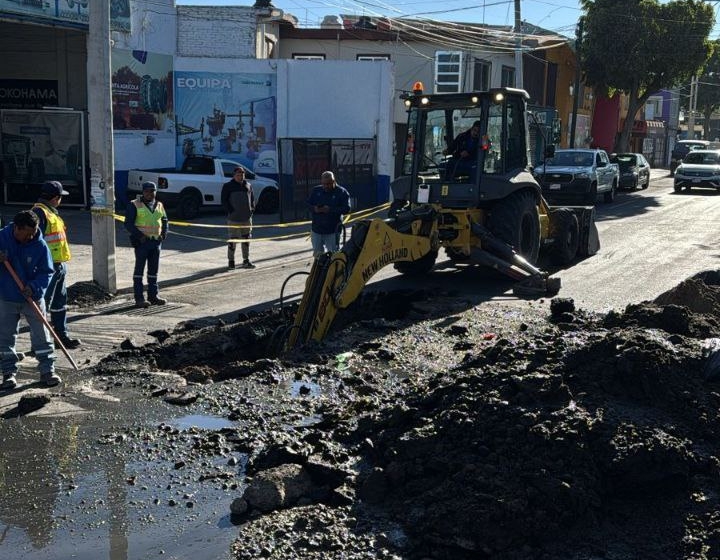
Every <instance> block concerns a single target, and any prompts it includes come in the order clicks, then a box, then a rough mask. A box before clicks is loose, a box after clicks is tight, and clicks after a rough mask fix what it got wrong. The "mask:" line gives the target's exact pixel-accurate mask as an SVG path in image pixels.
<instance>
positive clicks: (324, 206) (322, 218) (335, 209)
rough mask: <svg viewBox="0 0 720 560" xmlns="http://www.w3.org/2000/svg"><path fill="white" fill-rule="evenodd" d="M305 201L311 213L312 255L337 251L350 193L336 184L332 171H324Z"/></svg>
mask: <svg viewBox="0 0 720 560" xmlns="http://www.w3.org/2000/svg"><path fill="white" fill-rule="evenodd" d="M307 202H308V204H309V205H310V211H311V213H312V226H311V232H310V241H311V243H312V248H313V256H314V257H317V256H320V255H322V254H323V253H325V252H331V253H333V252H335V251H337V250H338V246H339V244H340V230H341V228H342V215H343V214H347V213H348V212H349V211H350V193H349V192H347V190H345V189H344V188H343V187H341V186H340V185H338V184H337V181H335V175H334V174H333V172H332V171H325V172H323V174H322V175H321V176H320V184H319V185H318V186H316V187H315V188H313V190H312V192H311V193H310V198H308V201H307Z"/></svg>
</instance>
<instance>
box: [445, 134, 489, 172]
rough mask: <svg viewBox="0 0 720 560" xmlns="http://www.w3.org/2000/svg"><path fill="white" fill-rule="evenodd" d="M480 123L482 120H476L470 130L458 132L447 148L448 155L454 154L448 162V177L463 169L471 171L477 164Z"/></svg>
mask: <svg viewBox="0 0 720 560" xmlns="http://www.w3.org/2000/svg"><path fill="white" fill-rule="evenodd" d="M480 125H481V123H480V121H475V122H474V123H473V125H472V126H471V127H470V128H469V129H468V130H466V131H465V132H461V133H460V134H458V135H457V136H456V137H455V140H453V141H452V143H451V144H450V148H449V149H448V150H446V155H448V154H449V155H450V156H452V158H451V160H450V161H449V162H448V164H447V172H448V173H447V175H448V177H453V176H455V175H457V173H458V172H462V171H464V172H467V173H470V172H471V171H472V170H473V169H474V168H475V167H476V166H477V155H478V148H479V147H480Z"/></svg>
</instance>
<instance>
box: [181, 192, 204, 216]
mask: <svg viewBox="0 0 720 560" xmlns="http://www.w3.org/2000/svg"><path fill="white" fill-rule="evenodd" d="M201 206H202V197H201V196H200V193H198V192H187V193H183V194H182V195H180V200H178V206H177V210H178V214H179V215H180V217H181V218H184V219H186V220H192V219H193V218H196V217H197V216H198V214H200V207H201Z"/></svg>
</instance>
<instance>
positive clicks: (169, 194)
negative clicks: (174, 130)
mask: <svg viewBox="0 0 720 560" xmlns="http://www.w3.org/2000/svg"><path fill="white" fill-rule="evenodd" d="M236 167H242V168H244V169H245V178H246V179H247V180H248V181H249V182H250V184H251V185H252V189H253V193H254V194H255V211H256V212H257V213H258V214H274V213H275V212H277V211H278V206H279V203H280V190H279V189H278V184H277V182H276V181H274V180H272V179H268V178H267V177H260V176H258V175H255V173H253V172H252V171H250V170H249V169H248V168H247V167H245V166H244V165H241V164H239V163H237V162H236V161H231V160H228V159H219V158H214V157H210V156H188V157H187V158H185V161H184V162H183V164H182V167H181V168H180V169H179V170H178V169H131V170H130V172H129V174H128V188H127V190H128V196H129V197H130V200H132V199H133V198H135V197H136V196H137V195H138V194H140V193H142V184H143V183H144V182H145V181H152V182H154V183H155V184H156V185H157V187H158V199H159V200H161V201H162V202H163V204H165V205H166V206H168V207H169V208H175V209H176V210H177V213H178V216H179V217H180V218H185V219H187V220H190V219H192V218H195V217H196V216H197V215H198V214H199V212H200V208H202V207H204V206H217V207H219V206H220V194H221V192H222V186H223V184H224V183H226V182H228V181H229V180H230V179H232V176H233V170H234V169H235V168H236Z"/></svg>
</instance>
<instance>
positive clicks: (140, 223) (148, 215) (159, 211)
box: [133, 198, 167, 239]
mask: <svg viewBox="0 0 720 560" xmlns="http://www.w3.org/2000/svg"><path fill="white" fill-rule="evenodd" d="M133 204H134V205H135V208H136V209H137V217H136V218H135V227H136V228H138V229H139V230H140V231H141V232H142V233H143V235H145V237H150V238H152V239H160V234H161V233H162V221H163V218H165V217H166V216H167V215H166V214H165V207H164V206H163V203H162V202H160V201H159V200H158V201H157V203H156V206H155V211H154V212H151V211H150V209H149V208H148V207H147V206H146V205H145V203H144V202H143V201H142V200H141V199H139V198H136V199H135V200H133Z"/></svg>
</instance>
